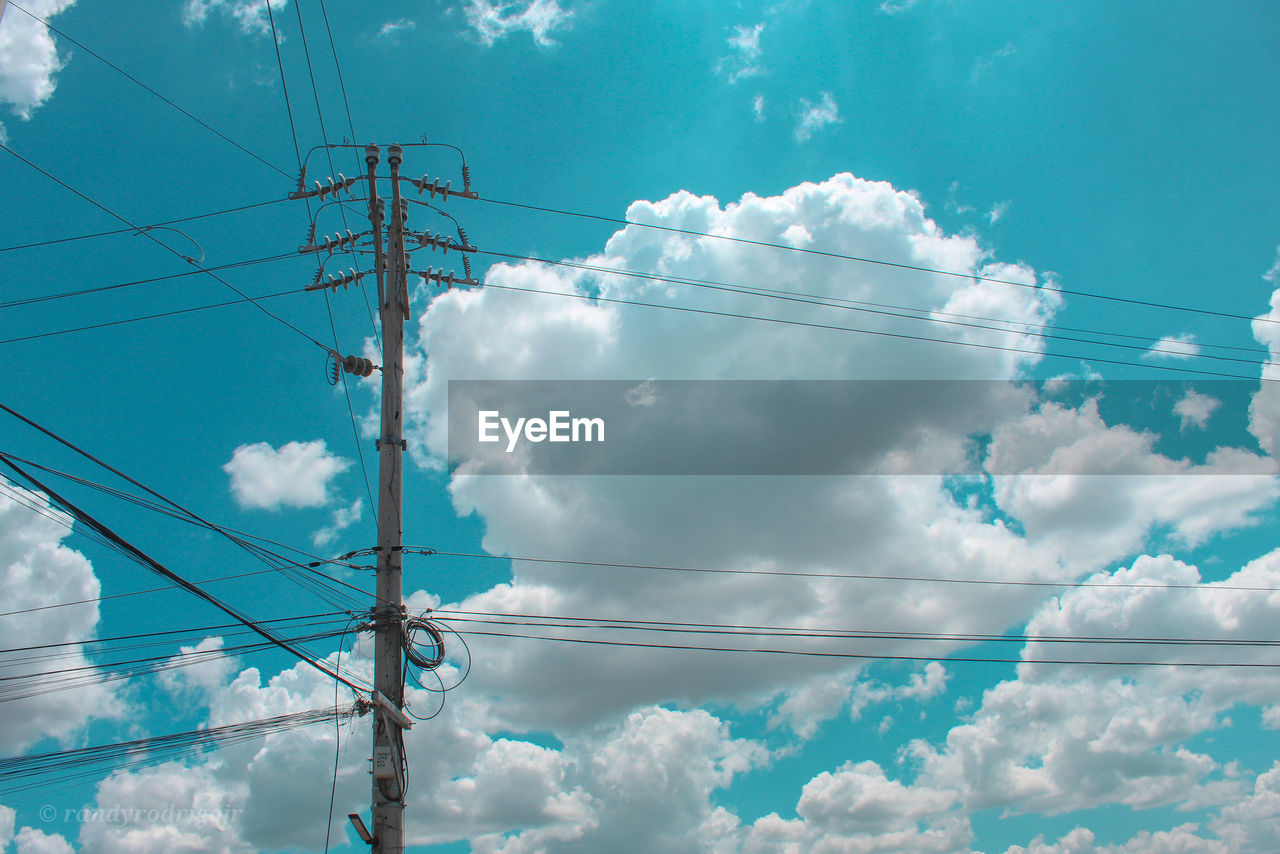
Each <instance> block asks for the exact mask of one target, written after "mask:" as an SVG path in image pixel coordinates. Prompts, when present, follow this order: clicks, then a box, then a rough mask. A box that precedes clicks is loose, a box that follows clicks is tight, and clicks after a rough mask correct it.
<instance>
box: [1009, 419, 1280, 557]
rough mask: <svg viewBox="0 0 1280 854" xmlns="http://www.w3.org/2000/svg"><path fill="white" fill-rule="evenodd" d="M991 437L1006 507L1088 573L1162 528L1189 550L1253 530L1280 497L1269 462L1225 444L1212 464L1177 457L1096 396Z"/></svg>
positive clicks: (1032, 535) (1036, 539) (1012, 422)
mask: <svg viewBox="0 0 1280 854" xmlns="http://www.w3.org/2000/svg"><path fill="white" fill-rule="evenodd" d="M992 435H993V441H992V442H991V445H990V447H989V449H988V457H987V463H986V464H987V468H988V470H989V471H991V472H993V473H994V477H993V485H994V492H995V496H996V500H997V502H998V503H999V505H1000V507H1001V508H1002V509H1004V510H1005V511H1006V512H1007V513H1009V514H1010V515H1012V516H1013V517H1014V518H1016V519H1018V521H1019V522H1020V523H1021V525H1022V526H1023V529H1024V531H1025V534H1026V536H1027V538H1028V539H1029V540H1030V541H1031V542H1033V543H1041V544H1044V545H1049V546H1051V547H1052V548H1053V549H1054V550H1055V551H1059V552H1060V553H1061V554H1062V555H1063V556H1064V558H1063V559H1064V561H1067V560H1069V561H1070V562H1071V563H1072V564H1074V565H1075V566H1077V567H1078V568H1079V569H1080V570H1082V571H1084V570H1086V569H1093V568H1097V567H1099V566H1101V565H1103V564H1104V563H1105V562H1106V561H1107V560H1114V559H1117V558H1121V557H1123V556H1125V555H1127V554H1133V553H1135V552H1137V551H1138V550H1139V549H1140V548H1141V547H1142V544H1143V541H1144V538H1145V536H1146V533H1147V532H1148V531H1149V530H1151V528H1152V526H1155V525H1162V526H1169V527H1170V528H1171V530H1172V533H1173V534H1174V536H1176V537H1177V538H1178V539H1179V540H1181V542H1183V543H1184V544H1188V545H1194V544H1197V543H1200V542H1203V541H1204V540H1205V539H1206V538H1208V537H1209V536H1211V535H1212V534H1213V533H1214V532H1217V531H1223V530H1230V529H1233V528H1240V527H1244V526H1247V525H1251V524H1253V523H1254V522H1255V521H1256V518H1257V516H1256V514H1257V513H1258V512H1260V511H1261V510H1263V509H1265V508H1267V507H1268V506H1270V504H1271V503H1272V502H1273V501H1274V500H1275V498H1276V496H1277V495H1278V494H1280V490H1278V486H1277V481H1276V479H1275V477H1274V472H1275V463H1274V461H1273V460H1271V459H1270V458H1269V457H1261V456H1259V455H1257V454H1254V453H1251V452H1249V451H1244V450H1238V449H1231V448H1219V449H1217V450H1215V451H1213V452H1211V453H1210V454H1209V455H1208V456H1207V457H1206V459H1205V461H1204V462H1203V463H1194V462H1192V461H1190V460H1186V459H1181V460H1174V459H1170V458H1168V457H1165V456H1163V455H1161V454H1158V453H1156V452H1155V451H1154V450H1153V443H1154V441H1155V439H1156V436H1155V435H1154V434H1151V433H1147V432H1142V431H1138V430H1135V429H1134V428H1132V427H1129V426H1127V425H1124V424H1117V425H1108V424H1107V423H1105V421H1104V420H1103V419H1102V417H1101V415H1100V414H1099V411H1098V401H1097V399H1095V398H1091V399H1088V400H1086V401H1084V402H1083V403H1082V404H1080V406H1078V407H1076V408H1071V407H1066V406H1062V405H1059V404H1057V403H1051V402H1049V403H1044V404H1043V405H1042V406H1040V407H1039V409H1038V410H1037V411H1036V412H1034V413H1031V414H1029V415H1027V416H1026V417H1025V418H1021V419H1009V420H1007V421H1005V422H1004V423H1002V424H1001V425H1000V426H999V427H997V428H996V430H995V431H993V434H992Z"/></svg>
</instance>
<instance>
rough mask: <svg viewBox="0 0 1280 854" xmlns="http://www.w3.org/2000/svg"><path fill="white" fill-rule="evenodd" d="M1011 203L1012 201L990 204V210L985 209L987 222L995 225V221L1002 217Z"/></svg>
mask: <svg viewBox="0 0 1280 854" xmlns="http://www.w3.org/2000/svg"><path fill="white" fill-rule="evenodd" d="M1012 205H1013V202H1009V201H1004V202H996V203H995V204H994V205H992V206H991V210H989V211H987V222H989V223H991V224H992V225H995V224H996V223H997V222H999V221H1000V220H1002V219H1004V215H1005V214H1007V213H1008V212H1009V208H1010V207H1012Z"/></svg>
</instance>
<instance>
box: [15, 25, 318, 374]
mask: <svg viewBox="0 0 1280 854" xmlns="http://www.w3.org/2000/svg"><path fill="white" fill-rule="evenodd" d="M269 7H270V4H268V8H269ZM0 148H3V149H4V150H5V151H7V152H9V153H10V154H11V155H13V156H14V157H16V158H18V159H19V160H21V161H22V162H23V163H25V164H27V165H28V166H30V167H31V168H32V169H34V170H36V171H37V172H39V173H40V174H41V175H44V176H45V177H46V178H48V179H49V180H51V181H53V182H54V183H56V184H58V185H59V186H61V187H63V188H64V189H66V190H69V191H70V192H72V193H74V194H75V195H77V196H79V197H80V198H82V199H84V200H85V201H86V202H89V203H90V204H91V205H93V206H94V207H96V208H98V209H99V210H101V211H103V212H105V213H107V214H108V215H110V216H112V217H114V218H115V219H118V220H120V221H121V222H123V223H124V224H125V225H127V226H129V228H130V229H132V230H134V231H137V232H139V233H140V234H143V235H145V236H146V237H148V238H150V239H151V240H152V241H153V242H154V243H155V244H156V245H158V246H160V247H162V248H163V249H165V250H166V251H167V252H170V253H172V254H174V255H177V256H178V257H179V258H181V259H182V260H184V261H186V262H187V263H188V264H191V265H192V266H193V267H195V268H196V269H198V270H200V271H201V272H203V273H207V274H208V275H209V276H211V277H212V278H213V279H214V280H215V281H218V282H221V283H222V284H223V285H225V286H226V287H227V288H229V289H230V290H232V291H233V292H235V293H236V294H237V295H239V296H240V297H242V298H244V299H246V300H248V301H249V302H251V303H252V304H253V305H254V306H255V307H256V308H257V309H258V310H259V311H261V312H262V313H263V314H265V315H266V316H267V317H270V318H271V319H272V320H275V321H276V322H278V323H281V324H283V325H284V326H287V327H288V328H290V329H292V330H293V331H294V332H296V333H298V334H299V335H301V336H302V337H303V338H306V339H307V340H308V341H310V342H311V343H312V344H315V345H316V346H317V347H319V348H321V349H322V350H326V351H327V350H328V349H329V348H327V347H325V346H324V345H323V344H321V343H320V342H319V341H317V340H316V339H315V338H312V337H311V336H310V335H308V334H307V333H305V332H303V331H302V330H301V329H299V328H298V327H296V326H294V325H293V324H292V323H290V322H289V321H287V320H285V319H284V318H282V317H280V316H278V315H275V314H272V313H271V312H270V311H268V310H267V309H265V308H263V307H262V306H261V305H259V304H258V303H257V301H256V300H254V299H253V298H252V297H250V296H249V295H248V294H246V293H244V292H243V291H241V290H240V289H239V288H237V287H236V286H235V285H232V284H231V283H230V282H228V281H227V280H226V279H223V278H222V277H221V276H219V275H217V274H216V273H213V272H210V271H209V270H208V269H207V268H205V267H203V266H201V265H200V264H198V263H196V262H195V261H193V260H191V259H190V258H188V257H186V256H185V255H183V254H182V253H181V252H178V251H177V250H176V249H173V248H172V247H170V246H169V245H168V244H166V243H165V242H164V241H162V240H160V239H159V238H157V237H156V236H155V235H153V234H152V233H151V232H149V231H143V230H142V229H140V228H138V226H136V225H134V224H133V223H131V222H129V220H127V219H126V218H124V217H123V216H121V215H120V214H118V213H116V212H115V211H113V210H112V209H111V208H109V207H107V206H106V205H104V204H102V203H101V202H99V201H97V200H96V199H94V198H92V197H90V196H88V195H87V194H85V193H82V192H81V191H79V190H77V189H76V188H75V187H72V186H71V185H70V184H68V183H67V182H65V181H63V180H62V179H60V178H58V177H56V176H54V175H53V174H52V173H50V172H49V171H47V170H46V169H43V168H41V167H40V166H37V165H36V164H35V163H33V162H31V161H30V160H28V159H27V158H25V157H23V156H22V155H21V154H19V153H18V152H16V151H14V150H13V149H12V148H10V147H9V146H7V145H5V144H4V143H2V142H0Z"/></svg>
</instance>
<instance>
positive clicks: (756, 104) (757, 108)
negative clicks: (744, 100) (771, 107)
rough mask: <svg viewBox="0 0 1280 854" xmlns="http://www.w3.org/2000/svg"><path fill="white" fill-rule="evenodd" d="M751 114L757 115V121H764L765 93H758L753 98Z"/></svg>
mask: <svg viewBox="0 0 1280 854" xmlns="http://www.w3.org/2000/svg"><path fill="white" fill-rule="evenodd" d="M751 115H753V116H755V119H756V121H758V122H762V121H764V95H762V94H757V95H756V96H755V97H754V98H752V99H751Z"/></svg>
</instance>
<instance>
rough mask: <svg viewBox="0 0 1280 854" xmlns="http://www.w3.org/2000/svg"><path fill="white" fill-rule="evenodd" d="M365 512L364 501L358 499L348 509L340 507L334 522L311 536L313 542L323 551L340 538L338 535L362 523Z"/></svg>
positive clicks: (335, 513)
mask: <svg viewBox="0 0 1280 854" xmlns="http://www.w3.org/2000/svg"><path fill="white" fill-rule="evenodd" d="M363 511H364V499H362V498H357V499H356V500H355V501H353V502H351V505H350V506H348V507H338V508H336V509H335V510H334V511H333V522H332V524H330V525H329V526H327V527H324V528H321V529H320V530H318V531H316V532H315V533H314V534H312V535H311V542H312V544H313V545H315V547H316V548H318V549H323V548H326V547H327V546H329V545H330V544H332V543H333V541H334V540H336V539H337V538H338V534H340V533H342V532H343V531H345V530H346V529H347V528H350V527H351V526H352V525H354V524H355V523H356V522H359V521H360V516H361V514H362V513H363Z"/></svg>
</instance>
